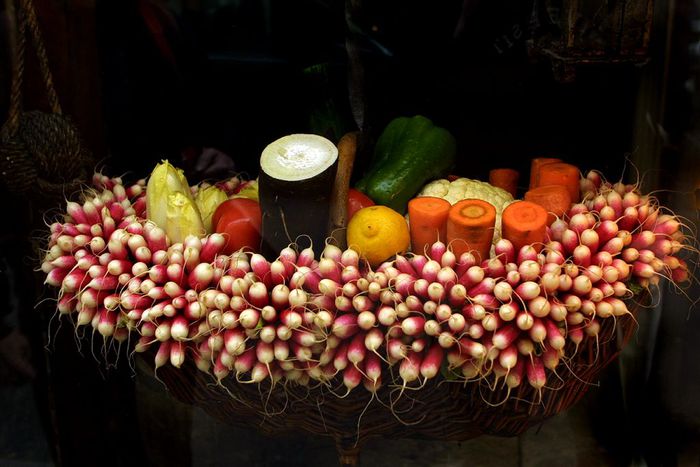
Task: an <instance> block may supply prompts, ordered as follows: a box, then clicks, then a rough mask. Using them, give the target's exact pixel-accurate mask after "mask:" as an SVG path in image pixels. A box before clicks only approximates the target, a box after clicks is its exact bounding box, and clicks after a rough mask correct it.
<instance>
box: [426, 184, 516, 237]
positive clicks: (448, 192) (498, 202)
mask: <svg viewBox="0 0 700 467" xmlns="http://www.w3.org/2000/svg"><path fill="white" fill-rule="evenodd" d="M418 196H435V197H438V198H444V199H446V200H447V201H449V202H450V204H455V203H456V202H457V201H461V200H463V199H480V200H483V201H486V202H488V203H491V204H492V205H493V206H494V207H495V208H496V226H495V231H494V234H493V242H494V243H496V242H497V241H498V240H500V239H501V215H502V214H503V210H504V209H505V207H506V206H508V205H509V204H510V203H512V202H513V196H512V195H511V194H510V193H508V192H507V191H506V190H504V189H502V188H498V187H495V186H493V185H491V184H490V183H486V182H482V181H480V180H472V179H469V178H458V179H457V180H455V181H453V182H450V181H449V180H445V179H440V180H435V181H432V182H430V183H428V184H427V185H425V186H424V187H423V189H422V190H421V191H420V193H418Z"/></svg>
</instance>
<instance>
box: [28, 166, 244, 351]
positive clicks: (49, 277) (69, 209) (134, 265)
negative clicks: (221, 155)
mask: <svg viewBox="0 0 700 467" xmlns="http://www.w3.org/2000/svg"><path fill="white" fill-rule="evenodd" d="M237 182H238V179H231V180H229V181H226V182H224V183H222V185H221V186H222V187H223V188H224V189H228V190H229V191H232V190H233V189H235V185H236V184H237ZM93 186H94V188H95V189H91V190H86V191H84V192H83V193H82V194H81V198H82V199H81V203H78V202H68V203H67V205H66V214H65V215H64V216H63V219H62V221H61V222H54V223H53V224H51V225H50V236H49V243H48V250H47V252H46V254H45V256H44V259H43V262H42V264H41V269H42V271H43V272H44V273H46V280H45V283H46V284H48V285H50V286H53V287H56V288H58V304H57V310H58V312H59V314H60V315H71V316H72V317H73V318H74V324H75V325H76V328H79V327H82V326H87V325H91V326H92V328H93V329H94V330H95V331H97V332H98V333H99V334H101V335H102V336H103V337H105V338H107V337H113V338H114V339H116V340H117V341H118V342H124V341H126V340H127V338H128V337H129V332H130V331H132V330H138V331H139V332H141V333H143V332H146V333H147V332H148V328H149V326H150V324H146V328H145V329H144V323H145V320H144V319H143V317H142V314H143V312H144V309H146V308H147V306H149V305H151V304H156V303H162V301H161V295H162V294H163V286H164V285H165V284H164V283H163V282H162V278H163V277H164V275H163V272H164V270H163V268H164V265H165V264H166V263H168V262H170V261H171V260H172V258H173V254H174V251H176V250H177V247H174V248H170V246H169V241H168V239H167V238H166V235H165V232H164V231H163V230H162V229H160V228H158V227H156V226H154V225H153V224H149V223H147V222H145V221H144V218H145V209H146V203H145V201H146V198H145V192H146V189H145V187H146V184H145V180H139V181H137V182H136V183H134V184H133V185H130V186H124V184H123V183H122V180H121V179H120V178H110V177H107V176H104V175H101V174H98V173H96V174H95V175H94V176H93ZM215 241H216V240H214V241H212V242H210V243H211V244H212V245H213V244H214V243H215ZM218 241H219V242H220V241H221V238H218ZM197 242H199V239H197ZM200 243H201V242H200ZM211 248H212V247H211V246H210V249H211ZM180 253H184V252H183V248H180ZM217 253H218V251H216V252H212V253H211V259H212V260H213V258H214V257H215V256H216V254H217ZM180 256H183V254H181V255H180ZM189 260H190V261H189V263H188V264H189V265H192V267H194V265H195V263H199V259H196V258H189ZM176 261H177V260H176ZM188 272H189V271H188ZM73 313H75V315H74V316H73V315H72V314H73ZM139 344H140V347H141V348H143V347H145V346H144V343H143V341H140V342H139ZM137 348H139V347H138V346H137Z"/></svg>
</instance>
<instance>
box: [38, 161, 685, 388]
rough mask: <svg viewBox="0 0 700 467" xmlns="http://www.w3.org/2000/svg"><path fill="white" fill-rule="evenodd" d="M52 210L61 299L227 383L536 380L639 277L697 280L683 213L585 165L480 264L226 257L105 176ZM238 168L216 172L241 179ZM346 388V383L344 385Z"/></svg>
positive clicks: (167, 357)
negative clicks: (553, 212) (548, 216)
mask: <svg viewBox="0 0 700 467" xmlns="http://www.w3.org/2000/svg"><path fill="white" fill-rule="evenodd" d="M93 182H94V185H95V187H96V190H95V191H89V192H86V193H85V194H84V196H83V200H82V204H80V203H68V205H67V209H66V211H67V214H66V216H65V219H63V221H62V222H56V223H54V224H52V225H51V235H50V239H49V249H48V252H47V254H46V257H45V259H44V262H43V264H42V270H43V271H44V272H45V273H46V274H47V279H46V283H47V284H49V285H51V286H54V287H56V288H58V289H59V292H58V305H57V308H58V311H59V313H60V314H61V315H70V316H71V317H72V318H73V319H74V322H75V324H76V326H86V325H88V324H89V325H91V326H92V327H93V329H94V330H95V331H97V332H98V333H99V334H101V335H102V336H104V337H105V338H114V339H116V340H117V341H119V342H124V341H126V340H127V339H128V338H129V336H130V333H131V332H133V333H135V334H134V336H135V337H134V339H133V341H134V342H135V344H134V350H135V351H137V352H144V351H146V350H149V349H152V352H153V353H154V358H155V366H156V368H159V367H161V366H163V365H165V364H168V363H170V364H171V365H172V366H175V367H180V366H181V365H182V364H183V363H184V362H185V361H186V360H187V359H188V358H189V359H192V361H193V362H194V364H195V365H196V367H197V368H199V369H200V370H202V371H205V372H208V373H211V374H212V375H213V376H214V378H215V379H216V380H217V381H219V382H221V381H222V380H224V378H228V377H233V378H235V379H236V380H237V381H239V382H241V383H261V382H263V381H265V380H270V381H271V382H272V383H275V382H278V381H281V380H286V381H288V382H293V383H295V384H300V385H309V384H322V385H325V386H327V387H329V388H330V389H331V390H333V391H335V392H337V393H338V394H343V393H347V392H349V391H351V390H353V389H355V388H356V387H358V386H360V385H362V386H363V387H364V388H365V389H366V390H368V391H370V392H375V391H377V389H378V388H379V387H381V386H382V385H396V386H398V387H406V386H408V385H414V386H416V385H422V384H425V383H426V382H427V381H429V380H431V379H434V378H438V377H440V376H441V375H442V376H444V377H448V378H455V379H459V380H464V381H477V380H479V381H485V382H487V383H488V384H489V385H491V386H492V387H493V388H496V387H501V386H503V385H505V387H507V388H508V390H511V389H513V388H516V387H518V386H520V385H522V384H529V385H530V386H532V387H534V388H535V389H536V390H538V391H540V390H541V389H542V388H544V387H545V386H546V385H547V383H548V378H549V374H550V373H556V371H557V369H558V368H559V367H560V364H563V360H565V359H569V358H571V357H573V356H574V355H575V353H576V352H577V350H578V348H579V346H580V345H581V343H582V342H583V341H584V339H596V337H597V336H598V333H599V331H600V329H601V323H602V322H603V320H608V319H610V320H615V319H616V318H618V317H620V316H623V315H626V314H628V313H629V311H628V309H627V306H626V302H625V301H624V299H626V298H629V297H631V295H632V294H631V292H630V290H629V287H630V284H631V283H635V282H636V283H637V284H639V285H641V286H649V285H654V284H656V283H657V282H658V280H659V277H661V276H666V277H669V278H670V279H671V280H673V281H674V282H683V281H685V280H687V279H688V271H687V266H686V264H685V263H684V262H683V261H682V260H681V259H679V258H677V257H676V256H675V255H676V253H677V252H678V251H679V250H680V249H682V248H684V247H685V245H686V244H687V239H686V237H685V236H684V234H683V232H682V230H681V225H680V223H679V221H678V220H677V219H676V218H675V217H674V216H672V215H670V214H664V213H661V212H660V209H659V207H658V206H657V205H656V203H655V201H654V200H653V199H652V198H650V197H647V196H642V195H640V194H639V193H638V192H637V191H636V190H635V189H634V187H632V186H628V185H622V184H616V185H610V184H608V183H607V182H604V181H603V180H602V178H600V177H599V176H598V175H597V173H595V172H592V173H591V174H589V175H588V176H587V177H586V178H585V179H584V180H583V181H582V188H583V190H582V191H583V192H584V194H585V196H584V198H583V201H582V202H581V203H579V204H574V205H572V207H571V209H570V210H569V212H568V214H567V215H566V216H564V218H563V219H558V220H556V221H555V222H554V223H553V224H552V225H551V226H549V228H548V232H547V239H546V241H545V242H544V243H543V244H542V245H528V246H525V247H523V248H521V249H520V250H518V251H516V250H515V248H514V247H513V245H512V244H511V243H510V242H509V241H508V240H505V239H502V240H500V241H499V242H498V243H497V244H496V245H495V248H494V251H495V254H494V255H493V256H492V257H491V258H490V259H488V260H486V261H483V262H481V263H478V262H477V261H476V260H475V257H474V255H472V254H471V253H464V254H462V255H461V256H460V257H459V258H458V257H456V256H455V254H454V253H453V252H452V250H451V249H450V248H449V246H447V245H445V244H444V243H441V242H436V243H434V244H433V245H432V246H431V247H430V249H429V251H428V252H427V254H425V255H416V254H413V255H408V256H401V255H399V256H397V257H396V258H395V259H393V260H392V261H389V262H386V263H384V264H382V265H381V266H380V267H379V268H377V269H376V270H372V269H370V268H368V267H367V266H366V264H365V263H364V261H362V260H361V259H360V256H359V255H358V253H357V252H356V251H354V250H352V249H346V250H341V249H339V248H337V247H335V246H333V245H330V244H329V245H326V246H325V248H324V249H323V250H322V252H321V253H320V254H319V255H318V256H317V255H316V254H315V252H314V250H313V249H311V248H307V249H304V250H302V251H297V250H295V249H294V248H292V247H291V246H290V247H287V248H285V249H283V250H282V251H280V253H279V256H278V257H277V258H275V259H273V260H272V261H270V260H268V259H266V258H265V257H263V256H261V255H260V254H255V253H248V252H242V251H241V252H236V253H234V254H232V255H222V254H221V251H222V248H223V245H224V243H225V239H224V238H223V237H222V235H220V234H212V235H210V236H207V237H205V238H198V237H194V236H190V237H187V238H186V239H185V241H184V242H182V243H171V242H170V241H169V239H168V238H167V236H166V235H165V233H164V231H163V230H162V229H161V228H159V227H157V226H155V225H153V224H152V223H149V222H147V221H146V220H145V219H144V217H145V216H144V209H145V198H144V196H145V188H144V186H145V185H144V183H143V181H140V182H139V183H136V184H134V185H131V186H129V187H125V186H124V185H123V184H122V183H121V180H120V179H118V178H108V177H105V176H102V175H99V174H97V175H96V176H95V178H94V180H93ZM237 183H239V180H238V179H232V180H229V181H227V182H225V183H224V184H223V185H221V186H222V187H223V188H224V189H225V190H227V191H228V192H231V191H232V190H233V189H235V186H236V185H237ZM338 390H340V391H339V392H338Z"/></svg>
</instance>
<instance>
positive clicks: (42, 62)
mask: <svg viewBox="0 0 700 467" xmlns="http://www.w3.org/2000/svg"><path fill="white" fill-rule="evenodd" d="M8 3H14V1H12V0H11V1H10V2H8ZM16 11H17V13H16V18H17V22H18V25H19V29H18V30H17V33H16V37H15V38H11V40H10V44H11V45H13V46H14V60H13V63H12V84H11V90H10V108H9V112H8V118H7V125H8V126H9V130H10V132H11V133H12V134H14V133H15V132H16V131H17V128H18V127H19V116H20V113H21V111H22V85H23V82H24V64H25V62H24V60H25V52H26V38H27V37H26V36H27V31H28V32H29V34H30V36H31V38H32V43H33V45H34V50H35V51H36V56H37V59H38V62H39V71H40V73H41V77H42V80H43V81H44V86H45V88H46V95H47V98H48V101H49V106H50V107H51V111H52V112H53V113H56V114H61V113H62V112H61V104H60V103H59V101H58V95H57V94H56V88H55V87H54V84H53V76H52V74H51V68H50V67H49V60H48V58H47V55H46V48H45V47H44V40H43V38H42V35H41V30H40V29H39V23H38V21H37V17H36V11H35V10H34V3H33V1H32V0H19V3H18V5H17V10H16ZM11 33H12V29H11Z"/></svg>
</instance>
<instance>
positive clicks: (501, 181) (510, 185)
mask: <svg viewBox="0 0 700 467" xmlns="http://www.w3.org/2000/svg"><path fill="white" fill-rule="evenodd" d="M519 178H520V173H518V171H517V170H515V169H493V170H491V171H490V172H489V183H490V184H491V185H493V186H497V187H498V188H503V189H504V190H506V191H507V192H508V193H510V194H511V195H513V197H514V198H515V196H516V194H517V192H518V179H519Z"/></svg>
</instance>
